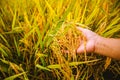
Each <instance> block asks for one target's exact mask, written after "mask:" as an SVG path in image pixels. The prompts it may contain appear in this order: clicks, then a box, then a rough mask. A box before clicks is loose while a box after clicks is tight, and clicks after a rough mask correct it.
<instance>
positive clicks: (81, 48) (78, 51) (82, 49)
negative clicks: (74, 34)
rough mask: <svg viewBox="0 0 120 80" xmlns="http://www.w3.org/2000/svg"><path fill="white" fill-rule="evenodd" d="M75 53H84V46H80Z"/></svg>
mask: <svg viewBox="0 0 120 80" xmlns="http://www.w3.org/2000/svg"><path fill="white" fill-rule="evenodd" d="M77 53H84V44H81V45H80V46H79V48H78V49H77Z"/></svg>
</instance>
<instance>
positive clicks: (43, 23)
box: [0, 0, 120, 80]
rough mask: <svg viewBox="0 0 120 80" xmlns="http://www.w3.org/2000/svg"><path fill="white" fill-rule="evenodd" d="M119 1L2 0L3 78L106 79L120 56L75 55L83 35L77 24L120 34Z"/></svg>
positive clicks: (118, 70) (117, 70) (119, 68)
mask: <svg viewBox="0 0 120 80" xmlns="http://www.w3.org/2000/svg"><path fill="white" fill-rule="evenodd" d="M119 13H120V1H119V0H9V1H8V0H1V1H0V79H5V80H14V79H15V80H17V79H20V80H90V79H91V78H92V80H93V79H95V80H104V79H105V77H104V72H106V71H111V72H112V73H113V74H114V75H115V76H114V78H115V79H116V78H117V77H118V76H119V75H120V61H116V60H114V59H111V58H109V57H105V56H101V55H97V54H95V53H90V54H87V53H86V49H85V50H84V53H83V54H76V49H77V48H78V46H80V44H79V43H80V41H81V39H84V43H85V44H86V40H85V36H84V35H82V33H81V32H80V31H78V30H77V29H76V27H77V26H80V27H83V28H87V29H90V30H92V31H94V32H96V33H97V34H99V35H101V36H103V37H108V38H109V37H113V38H120V14H119Z"/></svg>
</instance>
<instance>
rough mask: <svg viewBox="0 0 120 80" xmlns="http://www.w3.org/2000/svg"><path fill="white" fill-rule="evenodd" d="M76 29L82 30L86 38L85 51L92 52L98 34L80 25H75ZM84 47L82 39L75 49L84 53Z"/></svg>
mask: <svg viewBox="0 0 120 80" xmlns="http://www.w3.org/2000/svg"><path fill="white" fill-rule="evenodd" d="M77 29H78V30H80V31H82V33H83V35H84V36H85V37H86V39H87V43H86V51H87V52H94V51H95V44H96V41H97V39H98V38H99V35H97V34H96V33H94V32H92V31H90V30H88V29H84V28H81V27H77ZM84 48H85V46H84V41H83V40H82V41H81V43H80V46H79V48H78V49H77V53H84Z"/></svg>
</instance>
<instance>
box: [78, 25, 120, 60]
mask: <svg viewBox="0 0 120 80" xmlns="http://www.w3.org/2000/svg"><path fill="white" fill-rule="evenodd" d="M77 29H78V30H80V31H82V33H83V35H84V36H85V37H86V39H87V43H86V51H87V52H88V53H89V52H94V53H97V54H100V55H104V56H108V57H111V58H114V59H117V60H120V39H114V38H104V37H101V36H99V35H97V34H96V33H94V32H92V31H90V30H88V29H84V28H81V27H77ZM77 53H84V43H83V42H81V43H80V46H79V48H78V49H77Z"/></svg>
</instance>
